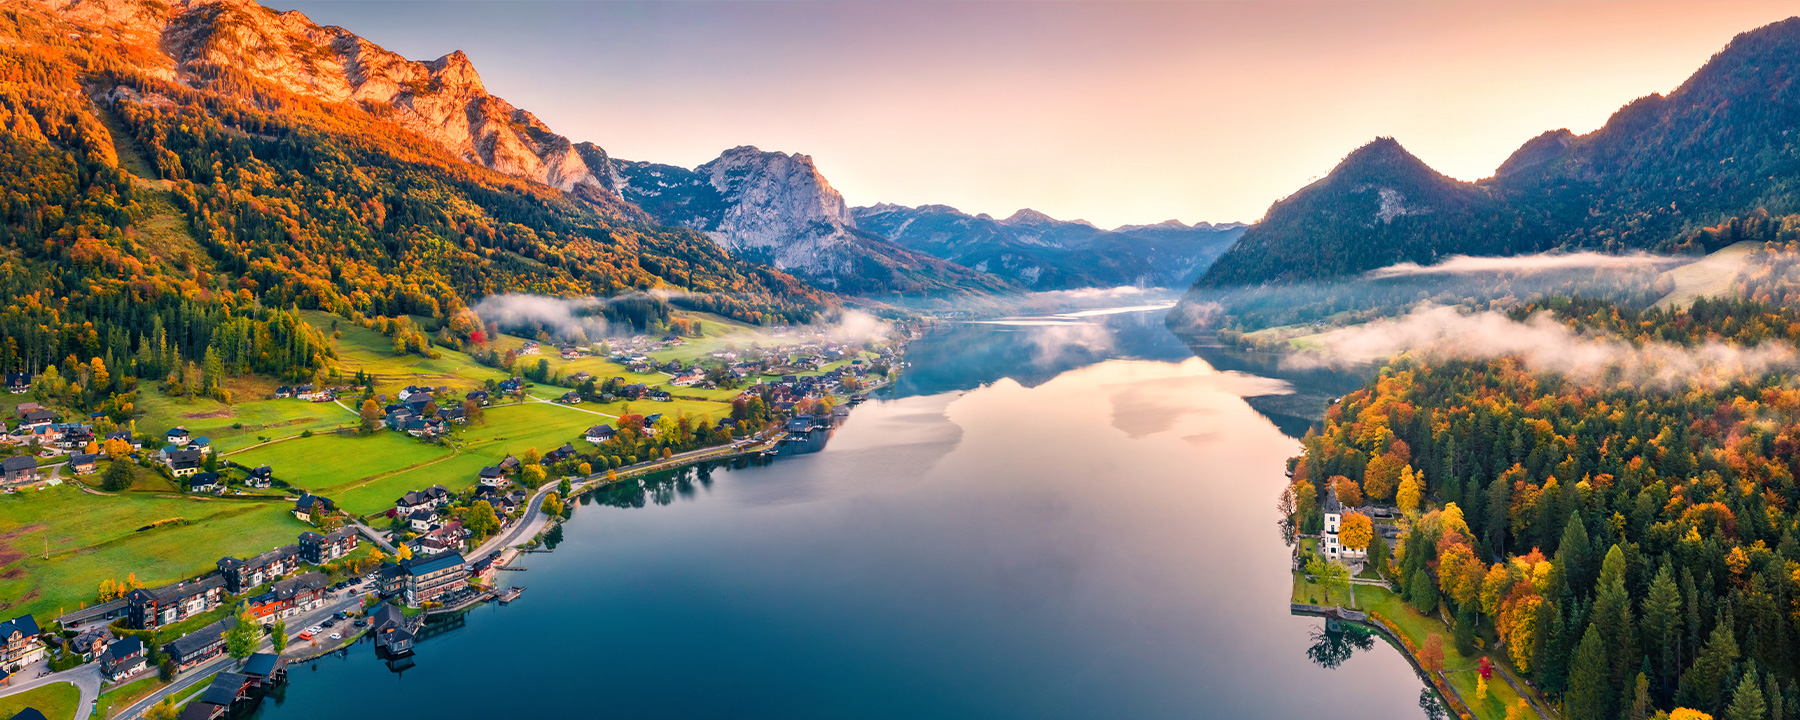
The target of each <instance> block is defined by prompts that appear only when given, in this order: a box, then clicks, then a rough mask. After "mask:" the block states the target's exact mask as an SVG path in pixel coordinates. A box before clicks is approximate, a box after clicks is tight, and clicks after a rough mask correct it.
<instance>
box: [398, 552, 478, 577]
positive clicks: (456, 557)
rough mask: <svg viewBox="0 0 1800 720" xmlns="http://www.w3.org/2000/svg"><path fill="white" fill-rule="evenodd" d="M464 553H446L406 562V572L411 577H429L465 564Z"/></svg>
mask: <svg viewBox="0 0 1800 720" xmlns="http://www.w3.org/2000/svg"><path fill="white" fill-rule="evenodd" d="M463 562H464V561H463V556H462V553H459V552H446V553H438V554H436V555H431V556H429V557H422V558H413V559H411V560H408V561H406V571H407V573H408V574H411V575H427V574H430V573H434V572H437V571H439V570H443V569H445V568H449V567H451V566H455V565H462V564H463Z"/></svg>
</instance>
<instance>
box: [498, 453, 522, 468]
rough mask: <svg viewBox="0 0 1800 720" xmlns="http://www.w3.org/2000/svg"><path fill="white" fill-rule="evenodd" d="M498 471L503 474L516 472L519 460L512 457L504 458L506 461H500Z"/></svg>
mask: <svg viewBox="0 0 1800 720" xmlns="http://www.w3.org/2000/svg"><path fill="white" fill-rule="evenodd" d="M500 469H501V470H502V471H505V472H513V471H515V470H518V469H519V458H518V457H516V456H513V455H508V456H506V459H504V460H501V461H500Z"/></svg>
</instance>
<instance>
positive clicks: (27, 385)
mask: <svg viewBox="0 0 1800 720" xmlns="http://www.w3.org/2000/svg"><path fill="white" fill-rule="evenodd" d="M6 391H7V392H10V393H12V394H14V395H24V394H25V393H28V392H31V373H22V372H19V373H7V374H6Z"/></svg>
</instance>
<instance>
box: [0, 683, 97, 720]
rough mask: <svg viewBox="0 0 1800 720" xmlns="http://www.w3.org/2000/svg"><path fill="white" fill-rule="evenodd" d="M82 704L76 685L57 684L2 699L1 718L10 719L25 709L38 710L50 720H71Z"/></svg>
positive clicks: (0, 698) (0, 699)
mask: <svg viewBox="0 0 1800 720" xmlns="http://www.w3.org/2000/svg"><path fill="white" fill-rule="evenodd" d="M80 703H81V691H80V690H77V689H75V684H74V683H66V682H65V683H56V684H54V685H45V686H43V687H40V688H32V689H30V690H26V691H25V692H22V693H19V694H17V695H8V696H6V697H0V717H7V718H9V717H12V716H14V715H17V714H19V712H20V711H22V710H24V709H25V708H37V710H38V712H41V713H43V714H44V717H46V718H49V719H50V720H71V719H72V718H74V717H75V706H76V705H79V704H80Z"/></svg>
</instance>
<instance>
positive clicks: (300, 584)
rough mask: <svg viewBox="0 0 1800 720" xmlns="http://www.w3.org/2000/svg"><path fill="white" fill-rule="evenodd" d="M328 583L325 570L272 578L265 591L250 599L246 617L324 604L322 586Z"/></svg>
mask: <svg viewBox="0 0 1800 720" xmlns="http://www.w3.org/2000/svg"><path fill="white" fill-rule="evenodd" d="M330 584H331V579H330V578H328V577H326V576H325V573H322V572H316V571H315V572H309V573H305V574H302V575H297V576H295V577H291V578H287V579H286V580H276V581H275V584H274V585H272V586H270V588H269V591H268V592H265V593H263V594H261V595H257V596H256V597H253V598H250V601H249V603H248V605H249V610H250V616H251V617H254V618H256V619H257V620H273V619H275V618H283V617H288V616H290V615H293V614H295V613H301V612H306V611H308V610H313V609H316V608H318V607H320V606H323V605H324V604H325V601H326V599H327V591H326V587H327V586H329V585H330Z"/></svg>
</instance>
